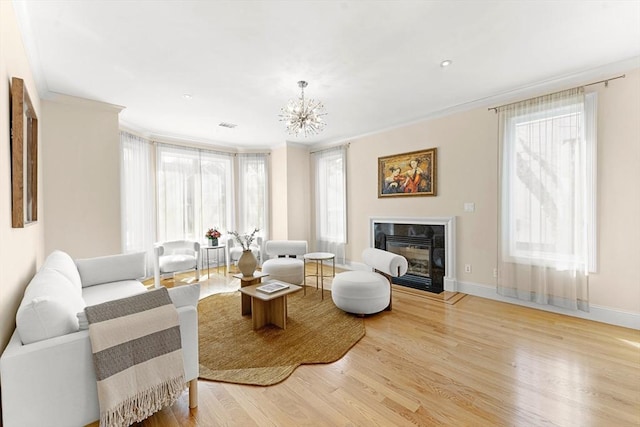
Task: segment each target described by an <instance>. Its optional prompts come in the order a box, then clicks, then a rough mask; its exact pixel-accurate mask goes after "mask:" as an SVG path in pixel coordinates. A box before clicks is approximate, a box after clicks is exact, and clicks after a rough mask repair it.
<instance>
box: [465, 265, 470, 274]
mask: <svg viewBox="0 0 640 427" xmlns="http://www.w3.org/2000/svg"><path fill="white" fill-rule="evenodd" d="M464 272H465V273H471V264H465V265H464Z"/></svg>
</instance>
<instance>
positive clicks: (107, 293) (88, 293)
mask: <svg viewBox="0 0 640 427" xmlns="http://www.w3.org/2000/svg"><path fill="white" fill-rule="evenodd" d="M146 291H147V288H146V286H144V285H143V284H142V283H140V282H139V281H137V280H121V281H119V282H110V283H105V284H102V285H100V286H89V287H85V288H83V289H82V298H84V302H85V304H86V305H96V304H102V303H103V302H107V301H111V300H114V299H120V298H127V297H130V296H133V295H136V294H141V293H142V292H146ZM82 309H84V307H83V308H82ZM74 315H75V313H74Z"/></svg>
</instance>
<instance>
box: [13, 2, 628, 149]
mask: <svg viewBox="0 0 640 427" xmlns="http://www.w3.org/2000/svg"><path fill="white" fill-rule="evenodd" d="M14 6H15V9H16V12H17V15H18V20H19V23H20V28H21V31H22V33H23V38H24V42H25V46H26V49H27V52H28V55H29V60H30V62H31V66H32V69H33V70H34V75H35V79H36V83H37V86H38V91H39V94H40V96H41V97H42V98H48V97H50V96H51V95H52V93H62V94H65V95H72V96H77V97H82V98H88V99H94V100H98V101H102V102H106V103H110V104H116V105H121V106H124V107H125V109H124V110H123V111H122V112H121V113H120V119H121V122H122V123H123V124H124V125H125V126H126V127H128V128H129V129H132V130H136V131H138V132H140V133H142V134H144V135H147V136H149V137H154V138H177V139H181V140H190V141H198V142H202V143H208V144H213V145H218V146H230V147H237V148H238V149H256V148H263V147H274V146H277V145H281V144H283V143H285V142H286V141H289V142H298V143H303V144H308V145H320V144H331V143H336V142H339V141H344V140H348V139H349V138H353V137H356V136H361V135H366V134H369V133H373V132H377V131H380V130H383V129H389V128H393V127H396V126H400V125H404V124H407V123H411V122H415V121H418V120H421V119H424V118H428V117H434V116H437V115H442V114H445V113H447V112H451V111H455V110H460V109H465V108H471V107H476V106H479V105H485V106H486V105H496V103H498V102H500V101H503V100H505V99H509V98H511V99H513V97H514V96H516V95H522V94H524V93H526V92H527V91H532V90H535V89H538V90H539V89H540V88H541V87H544V88H549V87H552V86H553V85H554V84H556V85H561V84H564V85H566V84H567V83H570V82H571V80H572V79H578V78H581V79H583V80H580V82H584V78H585V77H589V78H591V77H594V78H597V77H600V76H603V78H605V77H610V75H606V76H604V74H605V73H610V72H614V71H619V70H623V71H624V70H625V69H629V64H634V66H638V64H640V62H639V60H638V58H640V0H632V1H564V0H558V1H480V0H478V1H464V0H458V1H203V0H201V1H126V0H122V1H111V0H109V1H101V0H94V1H56V0H49V1H34V0H27V1H19V0H14ZM444 59H450V60H452V61H453V63H452V64H451V65H450V66H449V67H446V68H443V67H441V66H440V63H441V61H442V60H444ZM624 67H627V68H624ZM616 68H617V69H618V70H617V69H616ZM299 80H306V81H308V82H309V86H308V87H307V89H306V90H305V95H306V96H307V98H315V99H318V100H321V101H322V102H323V103H324V105H325V108H326V111H327V112H328V115H327V116H326V117H325V119H326V122H327V126H326V128H325V130H324V131H323V132H322V133H320V134H318V135H316V136H314V137H310V138H300V137H294V136H290V135H288V134H287V133H286V131H285V126H284V124H283V123H281V122H280V121H279V117H278V114H279V113H280V108H281V107H283V106H284V105H285V104H286V102H287V100H288V99H290V98H296V97H298V96H299V93H300V92H299V88H298V86H297V82H298V81H299ZM184 94H190V95H191V96H192V97H191V99H185V98H184V97H183V95H184ZM492 103H493V104H492ZM221 122H227V123H233V124H236V125H237V127H236V128H234V129H229V128H225V127H220V126H219V124H220V123H221Z"/></svg>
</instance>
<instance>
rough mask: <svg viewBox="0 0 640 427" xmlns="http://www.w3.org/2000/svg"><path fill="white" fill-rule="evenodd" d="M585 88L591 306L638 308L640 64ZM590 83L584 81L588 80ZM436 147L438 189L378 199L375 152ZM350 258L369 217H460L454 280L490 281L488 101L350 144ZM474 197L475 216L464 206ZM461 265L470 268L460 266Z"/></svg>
mask: <svg viewBox="0 0 640 427" xmlns="http://www.w3.org/2000/svg"><path fill="white" fill-rule="evenodd" d="M626 75H627V77H626V78H625V79H619V80H615V81H613V82H611V83H610V84H609V87H608V88H605V87H604V85H597V86H591V87H590V88H589V90H592V91H597V92H598V215H599V225H600V228H599V239H600V240H599V246H598V250H599V270H598V273H597V274H593V275H592V276H591V278H590V297H591V304H592V306H593V307H602V308H608V309H613V310H616V311H621V312H629V313H635V314H640V269H638V268H637V267H636V266H635V265H634V264H635V263H636V261H637V260H638V259H640V243H638V242H640V190H639V189H638V188H639V187H638V186H639V185H640V142H639V141H640V120H639V117H640V70H633V71H631V72H628V73H626ZM585 83H588V82H585ZM430 147H437V148H438V196H437V197H416V198H385V199H378V197H377V189H376V185H375V183H376V182H377V159H378V157H380V156H387V155H391V154H397V153H403V152H410V151H415V150H420V149H425V148H430ZM347 173H348V194H349V197H348V199H349V201H348V203H349V204H348V212H349V213H348V215H349V216H348V227H349V236H348V239H349V244H348V247H347V259H349V260H351V261H356V262H360V261H361V259H360V253H361V251H362V249H364V248H365V247H367V246H368V245H369V229H368V227H369V223H368V221H369V218H370V217H373V216H392V217H438V216H456V221H457V223H456V227H457V230H456V233H457V239H456V245H457V254H456V256H457V265H456V267H457V268H456V270H457V271H456V277H457V279H458V281H459V282H467V283H472V284H474V285H479V286H484V287H486V288H487V289H493V288H495V279H494V278H493V269H494V268H495V266H496V259H497V258H496V252H497V249H496V248H497V223H496V221H497V196H498V187H497V116H496V114H495V113H494V112H490V111H487V109H486V108H479V109H474V110H471V111H467V112H463V113H457V114H452V115H450V116H447V117H443V118H438V119H433V120H427V121H424V122H420V123H417V124H414V125H411V126H406V127H403V128H398V129H395V130H391V131H388V132H383V133H379V134H376V135H373V136H367V137H363V138H359V139H356V140H353V141H351V145H350V148H349V156H348V168H347ZM465 202H474V203H475V208H476V211H475V212H474V213H468V212H464V209H463V207H464V203H465ZM464 264H471V265H472V272H471V273H464Z"/></svg>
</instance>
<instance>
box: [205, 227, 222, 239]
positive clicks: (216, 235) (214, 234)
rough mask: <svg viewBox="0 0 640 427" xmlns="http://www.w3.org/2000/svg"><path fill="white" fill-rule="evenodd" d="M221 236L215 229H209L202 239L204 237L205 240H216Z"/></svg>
mask: <svg viewBox="0 0 640 427" xmlns="http://www.w3.org/2000/svg"><path fill="white" fill-rule="evenodd" d="M221 235H222V234H220V232H219V231H218V230H217V229H215V228H210V229H208V230H207V232H206V233H205V235H204V237H206V238H207V239H217V238H219V237H220V236H221Z"/></svg>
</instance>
